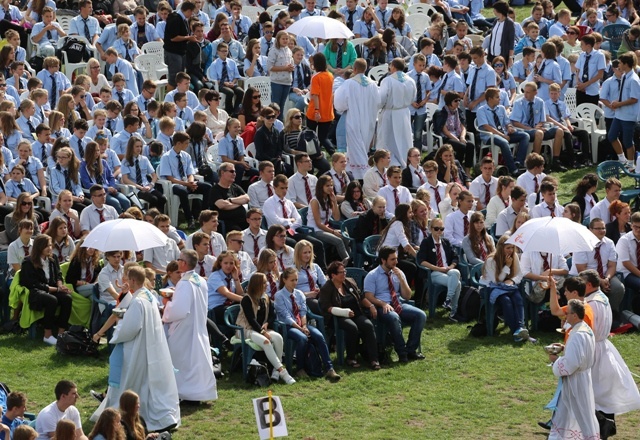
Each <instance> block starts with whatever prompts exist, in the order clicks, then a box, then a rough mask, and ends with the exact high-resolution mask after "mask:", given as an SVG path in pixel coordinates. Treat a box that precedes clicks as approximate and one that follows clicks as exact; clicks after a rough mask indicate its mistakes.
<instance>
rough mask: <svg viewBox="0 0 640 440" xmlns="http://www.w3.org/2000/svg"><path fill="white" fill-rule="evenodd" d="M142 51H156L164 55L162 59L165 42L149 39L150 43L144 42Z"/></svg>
mask: <svg viewBox="0 0 640 440" xmlns="http://www.w3.org/2000/svg"><path fill="white" fill-rule="evenodd" d="M140 52H142V53H143V54H145V53H155V54H158V55H161V56H162V60H164V43H163V42H161V41H149V42H148V43H144V44H143V45H142V47H141V48H140Z"/></svg>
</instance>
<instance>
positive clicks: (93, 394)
mask: <svg viewBox="0 0 640 440" xmlns="http://www.w3.org/2000/svg"><path fill="white" fill-rule="evenodd" d="M89 393H90V394H91V397H93V398H94V399H96V400H97V401H98V402H100V403H102V401H103V400H104V394H102V393H99V392H97V391H94V390H91V391H89Z"/></svg>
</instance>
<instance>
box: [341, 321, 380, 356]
mask: <svg viewBox="0 0 640 440" xmlns="http://www.w3.org/2000/svg"><path fill="white" fill-rule="evenodd" d="M338 326H339V327H340V328H341V329H342V330H343V331H344V339H345V345H346V346H347V359H349V360H355V359H356V356H357V355H358V346H359V344H360V339H362V342H363V343H364V347H365V349H366V350H367V356H368V360H369V362H373V361H378V342H377V341H376V331H375V329H374V327H373V323H372V322H371V321H370V320H369V318H367V317H366V316H364V315H363V314H359V315H357V316H354V317H353V318H338Z"/></svg>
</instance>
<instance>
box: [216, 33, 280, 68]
mask: <svg viewBox="0 0 640 440" xmlns="http://www.w3.org/2000/svg"><path fill="white" fill-rule="evenodd" d="M222 42H225V43H227V45H228V46H229V52H228V53H227V60H228V59H233V60H234V61H238V62H239V61H242V60H243V59H244V56H245V51H244V47H242V43H240V42H239V41H238V40H234V39H231V40H230V41H224V40H223V39H222V38H218V39H217V40H215V41H212V42H211V55H212V56H213V59H214V60H217V59H218V45H219V44H220V43H222ZM274 42H275V40H274Z"/></svg>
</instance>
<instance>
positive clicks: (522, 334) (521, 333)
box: [513, 328, 529, 342]
mask: <svg viewBox="0 0 640 440" xmlns="http://www.w3.org/2000/svg"><path fill="white" fill-rule="evenodd" d="M513 336H514V337H515V338H519V339H520V340H521V341H523V340H529V330H527V329H526V328H521V329H520V330H518V331H517V332H515V333H514V334H513ZM518 342H520V341H518Z"/></svg>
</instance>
